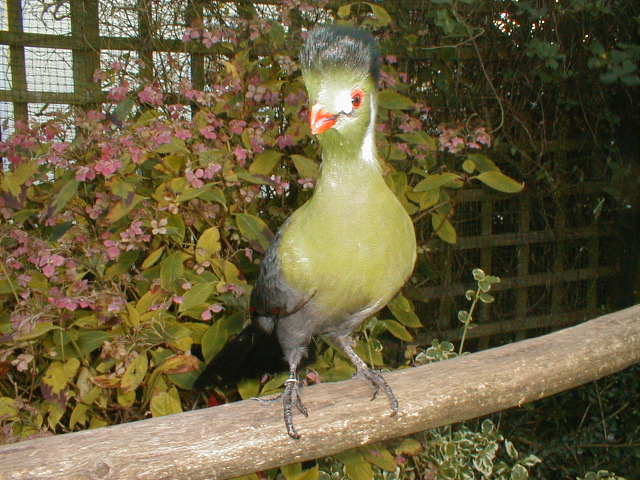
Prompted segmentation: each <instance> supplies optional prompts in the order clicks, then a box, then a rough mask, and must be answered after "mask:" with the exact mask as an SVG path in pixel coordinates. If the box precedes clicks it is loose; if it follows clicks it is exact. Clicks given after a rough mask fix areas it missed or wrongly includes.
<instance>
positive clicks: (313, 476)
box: [287, 464, 320, 480]
mask: <svg viewBox="0 0 640 480" xmlns="http://www.w3.org/2000/svg"><path fill="white" fill-rule="evenodd" d="M287 480H288V479H287ZM295 480H320V466H319V465H318V464H316V465H315V467H313V468H309V469H307V470H305V471H304V472H302V473H300V474H299V475H298V476H297V477H296V478H295Z"/></svg>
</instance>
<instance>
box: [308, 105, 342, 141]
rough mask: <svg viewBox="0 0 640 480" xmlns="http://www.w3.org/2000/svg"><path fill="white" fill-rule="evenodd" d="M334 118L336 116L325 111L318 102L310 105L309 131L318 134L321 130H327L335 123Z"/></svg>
mask: <svg viewBox="0 0 640 480" xmlns="http://www.w3.org/2000/svg"><path fill="white" fill-rule="evenodd" d="M336 120H337V116H336V115H333V114H332V113H329V112H327V111H326V110H325V109H324V108H322V105H320V104H319V103H316V104H315V105H314V106H313V107H311V115H309V125H310V126H311V133H313V134H314V135H320V134H321V133H322V132H326V131H327V130H329V129H330V128H331V127H333V126H334V125H335V124H336Z"/></svg>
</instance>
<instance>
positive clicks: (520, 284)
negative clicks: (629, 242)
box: [404, 267, 618, 302]
mask: <svg viewBox="0 0 640 480" xmlns="http://www.w3.org/2000/svg"><path fill="white" fill-rule="evenodd" d="M616 274H618V268H617V267H596V268H578V269H575V270H566V271H564V272H560V273H555V272H548V273H534V274H529V275H525V276H523V277H519V276H518V277H501V278H500V283H496V284H495V285H493V286H492V287H491V290H492V291H501V290H508V289H511V288H524V287H533V286H540V285H546V286H552V285H555V284H556V283H559V282H578V281H580V280H589V279H592V278H599V277H608V276H613V275H616ZM471 286H472V285H471V283H456V284H452V285H444V284H443V285H438V286H435V287H419V288H415V287H406V288H405V290H404V294H405V295H406V296H407V297H408V298H410V299H412V300H416V301H418V302H429V301H431V300H433V299H434V298H441V297H450V296H456V295H464V292H466V291H467V289H468V288H469V287H471Z"/></svg>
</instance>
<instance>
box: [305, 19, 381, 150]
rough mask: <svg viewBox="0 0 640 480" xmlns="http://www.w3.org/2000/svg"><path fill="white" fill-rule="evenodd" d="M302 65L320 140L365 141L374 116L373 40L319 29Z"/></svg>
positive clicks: (354, 32) (339, 29) (344, 30)
mask: <svg viewBox="0 0 640 480" xmlns="http://www.w3.org/2000/svg"><path fill="white" fill-rule="evenodd" d="M300 61H301V62H300V63H301V66H302V73H303V77H304V82H305V85H306V87H307V92H308V93H309V100H310V102H311V112H310V118H309V123H310V126H311V133H313V134H315V135H320V139H321V140H322V139H323V137H324V136H325V135H326V134H325V132H327V134H328V132H335V133H332V135H339V136H340V137H343V138H350V139H353V140H354V141H361V140H362V138H363V137H364V135H365V134H366V132H367V130H368V129H369V127H370V126H371V129H372V128H373V124H374V122H375V114H376V88H377V83H378V77H379V74H380V65H379V62H380V54H379V51H378V47H377V44H376V41H375V39H374V38H373V36H372V35H371V34H370V33H369V32H368V31H366V30H362V29H357V28H353V27H348V26H341V25H326V26H321V27H317V28H316V29H314V30H313V31H311V32H310V33H309V36H308V37H307V40H306V42H305V45H304V48H303V49H302V52H301V55H300ZM371 131H372V130H371ZM323 134H325V135H323Z"/></svg>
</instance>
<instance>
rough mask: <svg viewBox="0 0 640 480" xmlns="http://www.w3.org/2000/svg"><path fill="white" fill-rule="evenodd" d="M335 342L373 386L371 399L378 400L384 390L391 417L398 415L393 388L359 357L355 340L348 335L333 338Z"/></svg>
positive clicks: (358, 372)
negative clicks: (379, 394) (389, 405)
mask: <svg viewBox="0 0 640 480" xmlns="http://www.w3.org/2000/svg"><path fill="white" fill-rule="evenodd" d="M333 340H334V341H335V342H336V344H337V345H338V347H340V349H341V350H342V351H343V352H344V353H345V354H346V355H347V357H349V360H351V363H353V364H354V365H355V367H356V371H357V375H360V376H362V377H364V378H365V379H366V380H367V381H368V382H369V383H370V384H371V385H372V386H373V396H372V397H371V400H373V399H374V398H376V395H377V394H378V392H379V391H380V390H381V389H382V391H383V392H384V393H385V395H386V396H387V398H388V399H389V403H390V404H391V415H392V416H393V415H396V414H397V413H398V399H397V398H396V396H395V394H394V393H393V390H391V387H390V386H389V384H388V383H387V381H386V380H385V379H384V377H383V376H382V375H380V374H379V373H378V372H376V371H375V370H372V369H370V368H369V367H368V365H367V364H366V363H364V360H362V359H361V358H360V357H359V356H358V354H357V353H356V352H355V350H354V349H353V339H352V338H351V337H349V336H348V335H339V336H338V335H337V336H335V337H333Z"/></svg>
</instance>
